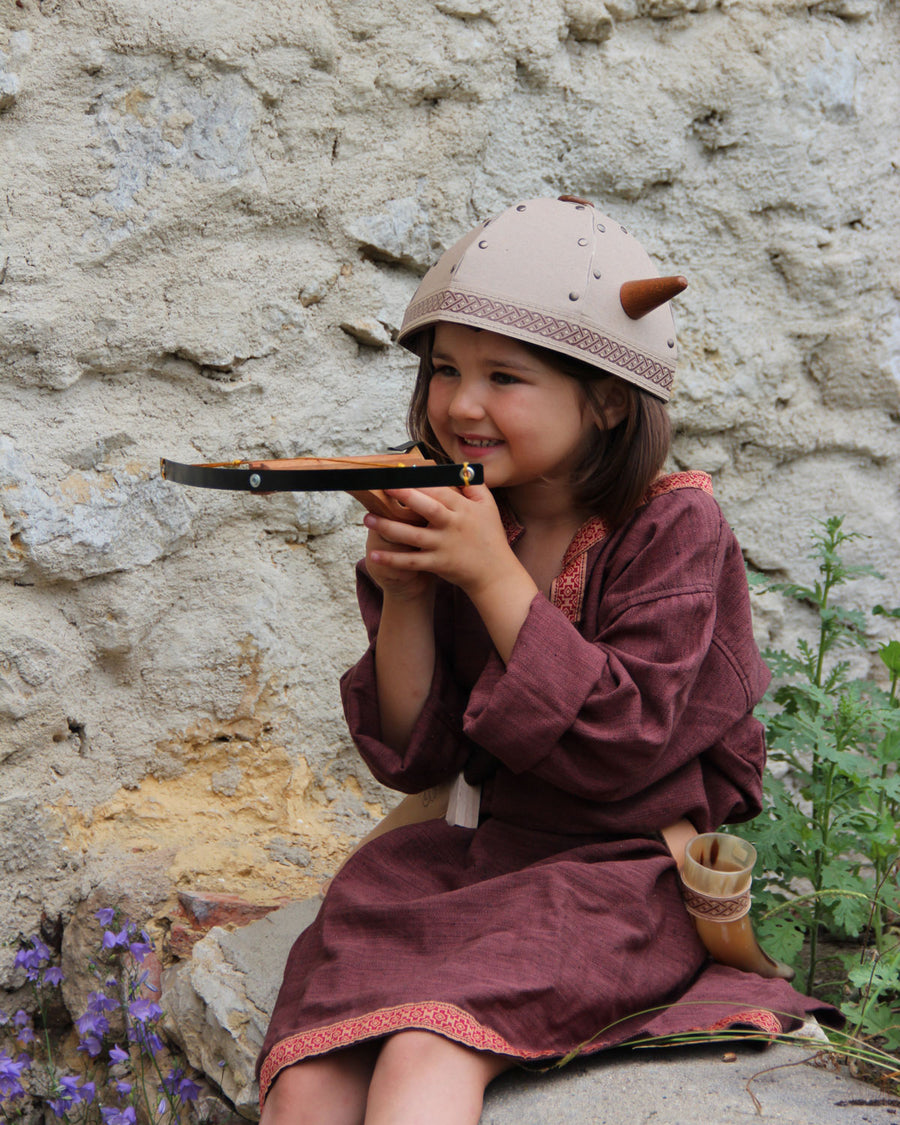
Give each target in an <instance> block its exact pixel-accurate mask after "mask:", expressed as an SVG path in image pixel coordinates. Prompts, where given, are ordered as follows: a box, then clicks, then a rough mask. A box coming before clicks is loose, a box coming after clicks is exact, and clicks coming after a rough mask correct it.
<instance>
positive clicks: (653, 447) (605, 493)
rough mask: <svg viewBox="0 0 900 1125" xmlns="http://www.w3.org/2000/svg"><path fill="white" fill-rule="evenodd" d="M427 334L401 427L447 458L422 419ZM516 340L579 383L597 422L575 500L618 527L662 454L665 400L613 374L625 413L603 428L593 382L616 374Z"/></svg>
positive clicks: (668, 432) (428, 367) (428, 368)
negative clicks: (405, 416) (404, 421)
mask: <svg viewBox="0 0 900 1125" xmlns="http://www.w3.org/2000/svg"><path fill="white" fill-rule="evenodd" d="M433 339H434V330H433V328H429V329H427V330H426V331H425V332H423V333H422V334H421V336H420V337H419V340H418V341H417V343H418V348H417V350H418V352H419V357H420V358H419V373H418V377H417V378H416V385H415V388H414V389H413V393H412V399H411V400H410V404H409V413H408V415H407V426H408V428H409V435H410V437H411V438H412V439H413V440H414V441H416V442H418V443H419V444H420V445H422V446H424V447H425V448H426V449H427V450H428V451H429V453H430V454H431V455H432V456H433V457H434V458H435V459H436V460H437V461H447V460H448V457H447V454H446V453H445V452H444V451H443V449H441V447H440V445H439V443H438V440H437V438H436V437H435V434H434V431H433V430H432V428H431V425H430V424H429V422H428V386H429V384H430V382H431V376H432V373H433V370H434V369H433V366H432V363H431V346H432V341H433ZM520 343H522V344H523V345H524V346H525V347H526V348H528V350H529V351H531V352H534V354H535V355H537V356H539V357H540V358H541V359H542V360H543V361H544V362H545V363H548V364H551V365H552V366H553V367H555V368H556V370H557V371H560V372H561V373H562V374H563V375H568V376H569V377H570V378H572V379H574V380H575V381H576V382H577V383H578V384H579V385H580V386H581V389H582V392H583V394H584V397H585V402H586V404H587V406H588V408H589V409H590V410H591V412H592V413H593V414H594V415H595V416H596V417H597V419H598V422H599V425H598V427H597V428H596V431H595V433H594V434H593V437H592V440H591V444H590V446H589V448H588V450H587V452H586V453H585V456H584V457H583V459H582V461H581V463H580V465H579V466H578V467H577V468H576V470H575V472H574V473H573V475H572V487H573V491H574V498H575V502H576V504H577V505H578V506H579V507H582V508H584V509H586V510H587V511H590V512H592V513H593V514H594V515H598V516H601V517H602V518H603V519H605V520H606V521H607V523H609V524H611V525H612V526H613V527H620V526H621V525H622V524H623V523H625V521H626V520H627V519H628V518H629V516H631V515H632V514H633V513H634V512H635V511H637V509H638V508H639V507H640V506H641V503H642V502H643V499H644V496H645V494H646V492H647V489H648V488H649V487H650V485H651V484H652V482H653V480H654V479H655V477H656V476H657V474H658V473H659V471H660V470H661V469H662V467H663V464H664V463H665V460H666V457H667V456H668V453H669V444H670V442H671V436H672V427H671V423H670V421H669V414H668V411H667V410H666V405H665V403H664V402H663V401H662V400H661V399H658V398H656V397H655V396H654V395H651V394H650V393H649V392H648V391H645V390H643V389H641V388H640V387H637V386H635V385H634V384H633V383H628V382H626V381H625V380H624V379H619V384H620V386H621V387H622V389H623V390H624V391H625V395H626V407H625V417H624V418H623V419H622V421H621V422H619V424H618V425H616V426H613V427H612V428H607V427H606V423H605V415H604V410H603V401H602V395H601V394H600V387H599V383H600V382H601V381H603V380H606V379H610V378H612V379H616V378H618V377H617V376H615V375H611V374H610V373H609V372H606V371H603V370H602V369H601V368H599V367H592V366H591V365H590V364H588V363H584V362H583V361H581V360H577V359H571V358H569V357H568V356H565V355H562V354H561V353H560V352H554V351H552V350H551V349H550V348H542V347H538V346H536V345H534V344H527V343H525V342H524V341H520ZM601 427H602V428H601Z"/></svg>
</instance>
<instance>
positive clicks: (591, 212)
mask: <svg viewBox="0 0 900 1125" xmlns="http://www.w3.org/2000/svg"><path fill="white" fill-rule="evenodd" d="M686 285H687V281H686V280H685V279H684V278H683V277H668V278H661V277H660V276H659V273H658V271H657V269H656V267H655V266H654V264H653V262H652V260H651V258H650V256H649V255H648V254H647V252H646V251H645V250H644V249H643V247H642V246H641V245H640V243H639V242H638V241H637V240H636V239H635V238H633V237H632V236H631V235H630V234H629V233H628V232H627V231H626V229H625V228H624V227H623V226H620V224H619V223H617V222H615V220H613V219H610V218H608V217H607V216H606V215H601V214H600V213H599V212H598V211H596V210H595V209H594V207H593V205H592V204H590V203H588V202H587V201H586V200H581V199H575V198H574V197H572V196H562V197H561V198H560V199H529V200H525V202H523V203H517V204H514V205H513V206H512V207H510V208H508V209H507V210H506V211H504V212H502V214H500V215H498V216H497V217H496V218H493V219H488V220H487V221H485V222H484V223H482V224H481V225H480V226H478V227H476V228H475V230H473V231H471V232H470V233H469V234H467V235H465V237H464V238H461V239H460V240H459V242H457V243H456V244H455V245H454V246H452V247H451V248H450V249H449V250H447V251H446V253H444V254H443V255H442V256H441V258H440V259H439V260H438V261H437V263H436V264H435V265H434V266H432V268H431V269H430V270H429V271H428V273H427V274H426V275H425V277H424V278H423V279H422V283H421V284H420V286H419V288H418V290H417V291H416V294H415V296H414V297H413V299H412V302H411V303H410V306H409V308H408V309H407V310H406V315H405V316H404V318H403V324H402V326H401V328H400V335H399V342H400V343H401V344H402V345H403V346H404V347H406V348H408V349H409V350H410V351H412V352H418V350H419V341H418V340H417V336H418V334H419V333H420V332H421V330H422V329H423V328H426V327H428V326H429V325H433V324H435V323H437V322H438V321H451V322H452V323H454V324H466V325H469V326H471V327H473V328H483V329H488V330H489V331H492V332H499V333H502V334H503V335H505V336H512V337H513V338H515V339H517V340H522V341H524V342H525V343H528V344H537V345H539V346H540V347H544V348H550V349H552V350H553V351H557V352H562V353H563V354H564V355H568V356H572V357H573V358H574V359H579V360H582V361H583V362H585V363H588V364H591V365H592V366H594V367H598V368H600V369H602V370H603V371H607V372H610V373H611V374H613V375H619V376H620V377H621V378H623V379H627V380H628V381H629V382H630V383H635V384H636V385H637V386H639V387H641V388H643V389H644V390H647V391H649V392H650V393H651V394H654V395H656V396H657V397H658V398H661V399H663V400H667V399H668V398H669V396H670V395H671V393H672V382H673V379H674V375H675V360H676V356H677V347H676V343H675V322H674V319H673V317H672V310H671V307H670V304H669V301H670V298H672V297H674V296H675V294H676V293H680V292H681V290H682V289H684V288H685V286H686Z"/></svg>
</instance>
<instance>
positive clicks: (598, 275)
mask: <svg viewBox="0 0 900 1125" xmlns="http://www.w3.org/2000/svg"><path fill="white" fill-rule="evenodd" d="M602 276H603V274H602V273H601V272H600V271H599V270H594V277H596V278H597V280H598V281H599V279H600V278H601V277H602Z"/></svg>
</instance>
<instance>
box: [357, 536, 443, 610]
mask: <svg viewBox="0 0 900 1125" xmlns="http://www.w3.org/2000/svg"><path fill="white" fill-rule="evenodd" d="M369 519H370V517H369V516H366V518H365V520H364V521H363V522H365V523H366V524H368V521H369ZM416 549H417V548H415V547H408V546H407V545H406V544H404V543H395V542H393V541H392V540H390V539H385V538H384V537H383V536H381V535H379V534H378V532H377V531H374V530H373V529H372V528H369V535H368V538H367V539H366V570H367V571H368V573H369V577H370V578H371V579H372V581H373V582H374V583H375V584H376V585H377V586H378V587H380V589H381V591H382V593H383V594H384V595H385V597H390V598H394V599H395V600H396V601H417V600H418V599H420V598H429V597H431V593H432V589H433V586H434V575H433V574H429V573H428V572H427V571H410V570H395V569H394V568H393V567H390V566H385V564H384V563H382V562H378V563H376V562H373V561H372V552H373V551H393V552H397V553H401V554H406V553H407V552H408V551H414V550H416Z"/></svg>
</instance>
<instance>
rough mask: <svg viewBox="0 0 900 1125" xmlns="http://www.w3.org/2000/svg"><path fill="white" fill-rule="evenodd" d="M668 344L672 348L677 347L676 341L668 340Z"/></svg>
mask: <svg viewBox="0 0 900 1125" xmlns="http://www.w3.org/2000/svg"><path fill="white" fill-rule="evenodd" d="M666 343H667V344H668V345H669V347H670V348H674V347H675V341H674V340H666Z"/></svg>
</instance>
